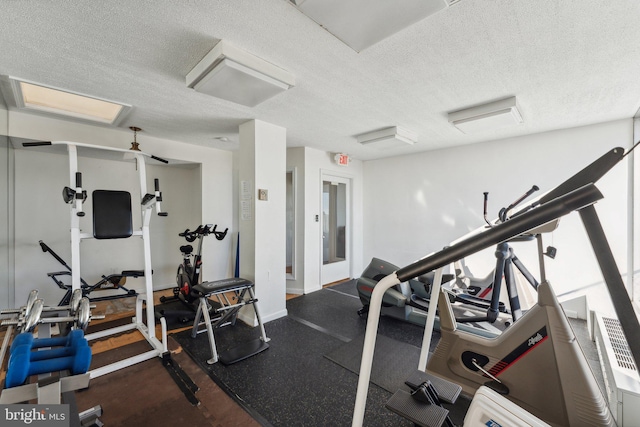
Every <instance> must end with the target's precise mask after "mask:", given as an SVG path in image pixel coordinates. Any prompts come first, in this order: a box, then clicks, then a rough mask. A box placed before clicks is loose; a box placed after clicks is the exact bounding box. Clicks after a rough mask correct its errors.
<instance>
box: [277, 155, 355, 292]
mask: <svg viewBox="0 0 640 427" xmlns="http://www.w3.org/2000/svg"><path fill="white" fill-rule="evenodd" d="M287 167H288V168H289V169H291V168H293V167H296V168H297V171H298V183H297V185H298V189H297V191H298V195H299V197H298V201H297V206H296V211H297V212H296V218H297V224H296V226H297V229H298V238H297V239H296V280H295V281H293V283H290V284H289V285H288V288H289V290H290V291H291V292H293V293H305V294H307V293H310V292H314V291H317V290H319V289H322V285H321V274H320V266H321V263H322V253H321V248H322V241H321V233H320V222H317V221H316V219H315V217H316V215H318V216H319V215H322V204H321V203H322V182H321V180H322V173H323V172H329V173H332V174H334V175H337V176H342V177H345V178H349V179H350V180H351V201H352V207H353V209H352V212H351V226H352V232H351V233H352V234H351V248H350V253H351V259H352V261H351V272H350V277H356V276H358V275H359V274H360V272H361V271H362V233H363V228H362V227H363V225H362V224H363V210H362V200H363V199H362V197H363V196H362V195H363V178H362V170H363V169H362V168H363V164H362V162H361V161H359V160H353V161H352V162H351V163H350V164H349V166H346V167H344V166H338V165H337V164H336V163H335V161H334V160H333V154H331V153H327V152H324V151H320V150H316V149H313V148H308V147H303V148H290V149H288V150H287Z"/></svg>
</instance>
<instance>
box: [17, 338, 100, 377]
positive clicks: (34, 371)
mask: <svg viewBox="0 0 640 427" xmlns="http://www.w3.org/2000/svg"><path fill="white" fill-rule="evenodd" d="M71 348H72V349H73V354H72V355H69V356H66V357H56V358H54V359H45V360H37V361H32V360H31V357H32V356H31V354H32V352H31V347H29V346H26V345H22V346H18V347H17V348H16V349H15V351H14V352H13V353H12V354H11V357H10V359H9V366H8V368H7V376H6V377H5V380H4V382H5V387H6V388H10V387H15V386H19V385H21V384H23V383H24V382H25V381H26V380H27V377H29V376H31V375H39V374H46V373H49V372H58V371H64V370H69V371H71V374H72V375H78V374H84V373H85V372H87V370H89V366H90V365H91V348H90V347H89V346H88V345H76V346H74V347H71ZM47 351H55V350H45V351H43V352H42V353H46V352H47ZM38 353H40V352H38Z"/></svg>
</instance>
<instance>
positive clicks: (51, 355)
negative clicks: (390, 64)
mask: <svg viewBox="0 0 640 427" xmlns="http://www.w3.org/2000/svg"><path fill="white" fill-rule="evenodd" d="M77 347H89V343H88V342H87V340H85V339H84V338H82V339H79V340H75V341H74V342H72V343H71V345H70V346H68V347H56V348H53V349H48V350H36V351H30V352H29V360H31V361H32V362H37V361H38V360H45V359H56V358H58V357H67V356H73V355H74V354H75V353H76V352H77V351H78V349H77ZM18 348H20V347H18ZM22 351H24V350H22ZM21 354H24V353H21ZM12 356H13V354H11V355H9V361H11V357H12Z"/></svg>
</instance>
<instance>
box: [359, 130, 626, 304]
mask: <svg viewBox="0 0 640 427" xmlns="http://www.w3.org/2000/svg"><path fill="white" fill-rule="evenodd" d="M632 141H633V129H632V120H631V119H628V120H621V121H616V122H610V123H603V124H599V125H593V126H587V127H582V128H576V129H566V130H559V131H554V132H547V133H542V134H536V135H528V136H524V137H519V138H511V139H506V140H500V141H493V142H487V143H482V144H475V145H467V146H463V147H455V148H451V149H445V150H438V151H432V152H427V153H423V154H418V155H412V156H402V157H396V158H390V159H382V160H376V161H369V162H366V163H365V164H364V179H365V183H366V184H365V192H364V212H366V215H365V229H364V259H365V262H369V260H370V259H371V258H372V257H374V256H375V257H379V258H382V259H386V260H388V261H390V262H393V263H395V264H397V265H399V266H403V265H406V264H409V263H411V262H412V261H414V260H416V259H418V258H421V257H423V256H425V255H427V254H428V253H430V252H433V251H437V250H440V249H441V248H442V247H444V246H445V245H447V244H448V243H449V242H451V241H452V240H454V239H456V238H458V237H460V236H462V235H464V234H465V233H467V232H469V231H471V230H473V229H475V228H477V227H479V226H481V225H483V224H484V223H483V219H482V209H483V204H482V200H483V199H482V193H483V192H484V191H488V192H489V212H490V214H489V218H495V216H496V215H497V212H498V209H499V208H500V207H503V206H507V205H508V204H510V203H511V202H512V201H514V200H515V199H516V198H518V197H519V196H520V195H522V194H523V193H524V192H525V191H526V190H528V189H529V188H531V186H532V185H533V184H536V185H538V186H539V187H540V189H541V190H542V191H546V190H550V189H552V188H553V187H555V186H556V185H558V184H559V183H560V182H562V181H563V180H564V179H566V178H568V177H570V176H571V175H573V174H574V173H575V172H577V171H579V170H580V169H582V168H583V167H585V166H586V165H588V164H589V163H591V162H592V161H593V160H595V159H596V158H598V157H600V156H601V155H602V154H604V153H605V152H607V151H608V150H610V149H611V148H613V147H615V146H621V147H623V148H628V147H630V146H631V144H632ZM627 169H628V167H627V162H626V161H623V162H622V163H621V164H618V165H617V166H616V167H615V168H614V169H613V170H612V171H611V172H610V173H609V174H607V175H606V176H605V177H604V178H602V180H601V181H600V182H599V183H598V185H597V186H598V188H599V189H600V190H601V191H602V193H603V194H604V196H605V199H604V200H602V201H600V202H598V203H597V205H596V209H597V211H598V214H599V215H600V218H601V221H602V223H603V227H604V228H605V232H606V233H607V236H608V238H609V241H610V244H611V246H612V250H613V252H614V256H615V257H616V261H617V262H618V265H619V268H620V269H621V270H622V272H623V274H624V272H625V270H626V265H627V264H626V248H627V220H626V218H627V190H626V189H627V185H628V182H627ZM542 191H541V192H542ZM545 244H553V245H554V246H556V247H557V249H558V255H557V257H556V259H555V260H550V261H549V262H548V263H547V273H548V277H549V279H550V280H551V282H552V284H553V285H554V288H555V289H556V293H558V294H562V293H564V292H568V291H569V290H571V289H575V288H577V287H582V286H585V285H589V284H593V283H598V282H601V281H602V276H601V274H600V271H599V269H598V266H597V264H596V261H595V258H594V256H593V254H592V251H591V248H590V246H589V244H588V240H587V238H586V236H585V233H584V231H583V226H582V223H581V221H580V219H579V217H578V215H576V214H572V215H570V216H568V217H566V218H563V220H562V221H561V223H560V227H559V229H558V230H556V231H555V232H554V233H553V234H552V235H551V236H546V237H545ZM514 248H515V250H516V251H517V253H518V255H519V257H520V258H521V259H522V260H523V261H524V262H525V264H526V265H527V266H529V269H530V270H531V271H532V272H537V271H538V264H537V261H536V257H535V256H534V254H535V244H534V243H531V244H525V243H519V244H517V246H516V244H514ZM492 253H493V250H489V251H486V253H483V254H482V256H480V255H478V256H476V257H472V258H471V259H469V265H470V268H471V271H472V272H473V273H474V274H475V275H477V276H482V277H484V276H485V275H486V274H487V273H488V272H489V271H490V270H491V269H492V268H493V262H494V258H493V254H492Z"/></svg>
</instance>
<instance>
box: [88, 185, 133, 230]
mask: <svg viewBox="0 0 640 427" xmlns="http://www.w3.org/2000/svg"><path fill="white" fill-rule="evenodd" d="M132 235H133V221H132V219H131V194H129V192H127V191H113V190H95V191H94V192H93V237H95V238H96V239H126V238H127V237H131V236H132Z"/></svg>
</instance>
